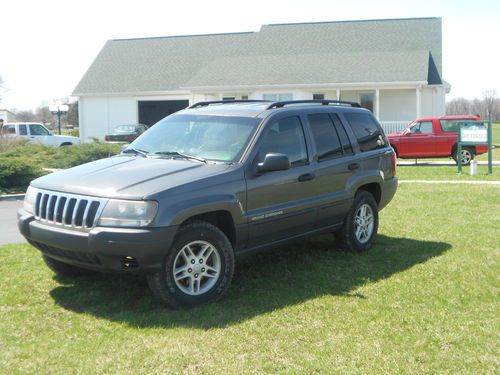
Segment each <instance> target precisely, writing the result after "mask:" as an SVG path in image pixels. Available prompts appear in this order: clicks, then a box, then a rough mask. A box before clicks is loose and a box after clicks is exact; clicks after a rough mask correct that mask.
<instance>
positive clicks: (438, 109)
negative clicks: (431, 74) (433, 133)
mask: <svg viewBox="0 0 500 375" xmlns="http://www.w3.org/2000/svg"><path fill="white" fill-rule="evenodd" d="M445 110H446V108H445V93H444V88H443V87H426V88H424V89H422V117H439V116H444V115H445Z"/></svg>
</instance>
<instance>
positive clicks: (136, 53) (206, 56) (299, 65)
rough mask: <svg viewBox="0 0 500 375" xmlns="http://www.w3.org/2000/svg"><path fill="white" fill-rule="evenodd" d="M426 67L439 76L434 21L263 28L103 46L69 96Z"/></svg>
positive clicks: (406, 78)
mask: <svg viewBox="0 0 500 375" xmlns="http://www.w3.org/2000/svg"><path fill="white" fill-rule="evenodd" d="M432 62H433V63H434V64H435V68H434V73H435V70H436V69H437V73H438V74H439V76H441V75H442V73H441V19H440V18H416V19H401V20H368V21H343V22H325V23H309V24H285V25H266V26H263V27H262V29H261V30H260V31H259V32H256V33H238V34H217V35H198V36H180V37H164V38H146V39H126V40H111V41H108V42H107V43H106V45H105V46H104V48H103V49H102V50H101V52H100V53H99V55H98V56H97V57H96V59H95V61H94V62H93V64H92V65H91V66H90V68H89V69H88V71H87V72H86V73H85V75H84V76H83V78H82V80H81V81H80V83H79V84H78V86H77V87H76V88H75V90H74V95H85V94H102V93H133V92H155V91H176V90H183V89H189V90H196V89H207V88H210V87H214V88H216V87H227V88H229V87H238V86H246V87H252V86H256V87H258V86H265V85H294V84H301V85H303V84H317V85H320V84H335V83H339V84H340V83H364V82H370V83H374V82H415V81H419V82H422V81H427V79H428V77H429V66H430V65H432ZM431 68H432V66H431ZM432 75H433V76H435V74H432ZM438 78H439V77H438Z"/></svg>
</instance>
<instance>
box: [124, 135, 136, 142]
mask: <svg viewBox="0 0 500 375" xmlns="http://www.w3.org/2000/svg"><path fill="white" fill-rule="evenodd" d="M125 139H126V140H127V141H130V142H132V141H133V140H134V139H135V136H133V135H127V136H126V137H125Z"/></svg>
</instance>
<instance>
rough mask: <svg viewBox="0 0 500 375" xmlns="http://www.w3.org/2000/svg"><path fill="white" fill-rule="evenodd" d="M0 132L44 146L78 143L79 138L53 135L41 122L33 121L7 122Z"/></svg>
mask: <svg viewBox="0 0 500 375" xmlns="http://www.w3.org/2000/svg"><path fill="white" fill-rule="evenodd" d="M0 133H1V134H2V136H3V137H5V138H11V139H27V140H29V141H30V142H38V143H41V144H43V145H45V146H55V147H60V146H70V145H78V144H80V138H77V137H71V136H68V135H54V134H52V132H51V131H50V130H49V129H47V128H46V127H45V126H44V125H43V124H40V123H35V122H7V123H5V124H4V125H3V126H2V128H1V130H0Z"/></svg>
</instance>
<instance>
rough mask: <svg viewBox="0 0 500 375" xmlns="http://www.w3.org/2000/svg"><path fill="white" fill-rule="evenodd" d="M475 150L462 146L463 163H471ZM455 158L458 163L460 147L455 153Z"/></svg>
mask: <svg viewBox="0 0 500 375" xmlns="http://www.w3.org/2000/svg"><path fill="white" fill-rule="evenodd" d="M474 156H475V155H474V151H473V150H471V149H470V148H462V156H461V158H460V161H461V162H462V165H469V164H470V162H471V161H472V160H474ZM453 160H455V163H457V164H458V149H457V150H455V152H454V153H453Z"/></svg>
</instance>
